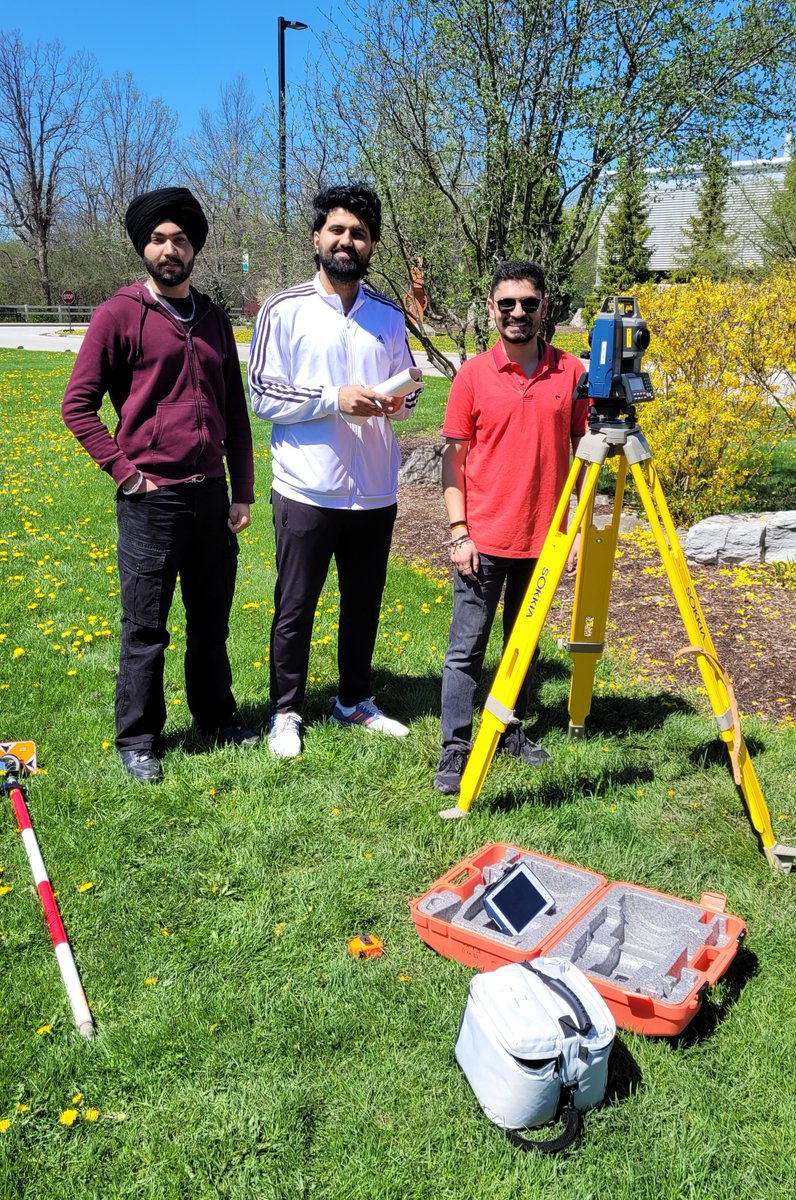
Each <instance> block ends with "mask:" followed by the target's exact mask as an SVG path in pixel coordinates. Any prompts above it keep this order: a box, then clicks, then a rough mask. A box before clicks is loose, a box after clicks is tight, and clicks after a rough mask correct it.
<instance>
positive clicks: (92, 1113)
mask: <svg viewBox="0 0 796 1200" xmlns="http://www.w3.org/2000/svg"><path fill="white" fill-rule="evenodd" d="M98 1116H99V1109H98V1108H87V1109H86V1111H85V1112H84V1113H83V1120H84V1121H96V1119H97V1117H98Z"/></svg>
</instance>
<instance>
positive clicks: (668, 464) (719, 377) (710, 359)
mask: <svg viewBox="0 0 796 1200" xmlns="http://www.w3.org/2000/svg"><path fill="white" fill-rule="evenodd" d="M637 296H638V300H639V304H640V306H641V310H642V313H643V314H644V316H645V318H646V320H647V322H648V324H649V328H650V333H651V335H652V342H651V345H650V350H649V355H648V358H647V360H646V361H645V366H646V367H647V368H648V369H649V371H650V374H651V376H652V380H653V385H654V387H655V393H656V400H655V403H654V404H651V405H650V406H649V408H647V409H645V410H644V411H643V414H642V419H643V422H644V431H645V434H646V436H647V439H648V441H649V443H650V446H651V447H652V450H653V453H654V455H655V464H656V467H657V469H658V473H659V475H660V479H661V483H662V485H663V488H664V491H665V493H666V498H667V500H668V502H669V507H670V508H671V510H672V515H673V517H674V519H675V520H676V521H679V522H683V523H687V524H691V523H693V522H694V521H698V520H701V519H702V518H703V517H705V516H709V515H711V514H713V513H717V512H727V511H740V510H742V509H743V507H744V504H745V503H746V504H747V505H748V502H749V500H748V488H747V484H748V482H749V481H750V480H751V479H752V478H753V477H754V476H755V475H756V473H758V472H760V471H763V470H765V465H766V460H767V458H768V457H769V455H770V453H771V451H772V449H773V448H774V447H775V446H776V445H777V444H778V443H779V442H780V441H781V440H782V439H783V437H784V436H787V435H788V434H789V432H790V433H792V430H793V426H794V423H796V396H794V392H793V384H794V380H795V379H796V277H795V276H794V274H793V272H788V271H782V272H780V273H778V274H776V275H773V276H771V277H770V278H768V279H765V280H762V281H760V282H758V283H755V284H751V283H749V284H747V283H739V282H737V281H736V282H721V283H715V282H711V281H710V280H706V279H697V280H693V281H692V282H690V283H688V284H683V285H678V286H664V287H660V286H657V287H656V286H652V285H647V286H646V287H643V288H640V289H639V290H638V292H637ZM789 426H790V430H789V428H788V427H789Z"/></svg>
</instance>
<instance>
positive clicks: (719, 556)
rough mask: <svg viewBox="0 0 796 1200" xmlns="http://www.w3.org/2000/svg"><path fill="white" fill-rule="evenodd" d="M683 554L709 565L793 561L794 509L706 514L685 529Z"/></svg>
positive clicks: (795, 545) (795, 558)
mask: <svg viewBox="0 0 796 1200" xmlns="http://www.w3.org/2000/svg"><path fill="white" fill-rule="evenodd" d="M685 554H686V558H688V559H690V561H691V562H697V563H707V564H711V565H713V566H716V565H718V566H739V565H741V564H743V563H762V562H796V512H777V513H739V514H737V515H736V516H728V515H726V514H720V515H718V516H715V517H707V518H706V519H705V520H704V521H699V522H698V523H697V524H696V525H694V526H692V527H691V529H689V531H688V536H687V539H686V547H685Z"/></svg>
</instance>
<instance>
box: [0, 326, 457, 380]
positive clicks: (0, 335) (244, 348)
mask: <svg viewBox="0 0 796 1200" xmlns="http://www.w3.org/2000/svg"><path fill="white" fill-rule="evenodd" d="M75 328H78V329H84V328H85V326H82V325H81V326H75ZM68 329H69V326H68V325H30V324H20V325H14V324H9V325H6V324H0V349H3V350H49V351H51V352H52V353H54V354H58V353H59V352H62V351H64V350H72V351H73V352H74V353H75V354H77V352H78V350H79V349H80V346H81V344H82V342H83V338H82V337H80V336H79V335H78V334H69V332H68ZM62 331H64V332H63V333H62ZM414 357H415V362H416V363H417V365H418V366H419V367H420V370H421V371H422V372H423V374H424V375H429V376H432V375H435V376H441V375H442V372H441V371H440V370H438V368H437V367H433V366H431V364H430V363H429V360H428V355H427V354H423V353H421V352H420V351H416V352H415V355H414ZM448 357H449V358H450V359H451V361H452V362H454V363H455V364H456V366H457V367H458V365H459V356H458V355H457V354H451V355H449V356H448ZM238 358H239V359H240V361H241V362H248V359H249V344H248V342H247V343H238Z"/></svg>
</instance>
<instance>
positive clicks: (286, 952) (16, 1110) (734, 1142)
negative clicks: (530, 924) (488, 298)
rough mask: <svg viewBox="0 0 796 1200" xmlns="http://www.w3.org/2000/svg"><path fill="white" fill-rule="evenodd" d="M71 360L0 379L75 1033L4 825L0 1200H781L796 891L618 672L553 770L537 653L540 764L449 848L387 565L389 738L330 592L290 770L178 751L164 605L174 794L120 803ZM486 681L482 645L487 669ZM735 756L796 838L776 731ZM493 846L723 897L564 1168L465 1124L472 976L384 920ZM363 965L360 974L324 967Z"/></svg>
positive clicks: (51, 861)
mask: <svg viewBox="0 0 796 1200" xmlns="http://www.w3.org/2000/svg"><path fill="white" fill-rule="evenodd" d="M72 361H73V359H72V356H71V355H68V354H26V353H21V352H11V351H0V371H2V381H1V382H0V429H2V435H3V441H2V444H3V449H4V455H3V462H2V469H1V471H0V502H1V504H2V509H1V511H2V523H1V525H0V567H1V568H2V574H1V575H0V578H1V579H2V589H1V590H0V739H9V738H17V739H23V738H31V739H34V740H35V741H36V742H37V744H38V747H39V753H40V759H41V763H42V766H43V767H44V770H43V771H42V772H41V773H40V774H39V775H37V776H36V777H34V778H32V779H31V780H30V781H29V805H30V809H31V813H32V816H33V820H34V823H35V825H36V828H37V831H38V836H39V840H40V843H41V846H42V850H43V853H44V856H45V860H46V862H47V865H48V867H49V871H50V876H51V878H52V880H53V884H54V886H55V888H56V889H57V890H58V893H59V903H60V906H61V910H62V914H63V917H64V921H65V924H66V927H67V930H68V932H69V934H70V937H71V940H72V944H73V947H74V950H75V954H76V958H77V960H78V963H79V966H80V970H81V972H82V977H83V982H84V985H85V988H86V992H87V994H88V997H89V1000H90V1001H91V1003H92V1007H93V1012H94V1016H95V1019H96V1024H97V1031H98V1032H97V1037H96V1040H95V1041H94V1042H92V1043H85V1042H83V1041H82V1040H81V1038H80V1037H79V1036H78V1034H77V1033H76V1031H75V1030H74V1028H73V1026H72V1022H71V1016H70V1013H69V1009H68V1006H67V1002H66V1000H65V997H64V994H63V991H62V987H61V983H60V979H59V976H58V973H57V968H56V964H55V961H54V957H53V953H52V950H51V948H50V942H49V938H48V935H47V933H46V929H45V927H44V923H43V920H42V916H41V912H40V908H39V903H38V899H37V897H36V894H35V892H34V889H33V886H32V883H31V878H30V873H29V869H28V865H27V860H26V858H25V855H24V851H23V848H22V845H21V842H20V839H19V837H18V835H17V833H16V830H15V825H14V820H13V814H12V811H11V808H10V804H9V803H8V802H7V801H5V802H4V804H3V807H2V820H1V821H0V868H2V874H0V955H2V965H3V975H2V979H3V986H2V995H1V997H0V1013H1V1016H2V1030H3V1039H2V1049H0V1197H2V1200H12V1198H16V1197H24V1198H26V1200H67V1198H68V1200H75V1198H79V1200H128V1198H129V1200H149V1198H152V1200H178V1198H179V1200H205V1198H207V1200H210V1198H216V1197H221V1198H230V1200H232V1198H235V1200H272V1198H274V1200H275V1198H279V1200H283V1198H284V1200H297V1198H299V1197H317V1198H321V1197H323V1198H329V1200H388V1198H389V1200H437V1198H443V1200H459V1198H461V1200H465V1198H469V1197H471V1196H473V1195H479V1196H482V1197H484V1198H488V1200H515V1198H519V1197H551V1198H553V1200H558V1198H559V1197H561V1198H564V1197H566V1200H598V1198H599V1200H602V1198H603V1197H611V1198H612V1200H646V1198H647V1197H649V1198H650V1200H653V1198H654V1200H683V1198H684V1197H688V1198H690V1200H762V1198H763V1197H765V1198H770V1197H778V1198H779V1197H782V1198H783V1200H784V1198H785V1197H790V1196H791V1195H792V1193H793V1189H794V1186H796V1169H795V1168H794V1166H793V1162H794V1156H793V1144H792V1143H793V1130H794V1128H796V1102H795V1101H794V1086H793V1064H794V1061H796V1021H794V1019H793V1010H794V1005H795V1004H796V981H795V979H794V970H793V963H794V956H795V955H796V900H795V899H794V897H795V896H796V881H794V880H793V879H791V878H787V877H781V876H775V875H773V874H772V873H771V872H770V871H769V868H768V866H767V864H766V861H765V859H764V857H763V855H762V853H761V851H760V849H759V847H758V845H757V842H756V840H755V837H754V835H753V833H752V830H751V828H750V825H749V822H748V819H747V817H746V813H745V810H744V807H743V803H742V800H741V798H740V796H739V794H738V793H737V791H736V789H735V787H734V786H733V783H732V779H731V775H730V771H729V769H728V764H727V761H726V755H725V753H724V750H723V748H722V747H721V746H720V745H719V744H718V743H717V739H716V737H715V725H714V722H713V720H712V718H711V717H709V716H708V715H707V713H706V711H705V709H704V706H703V704H702V701H701V700H700V699H699V698H698V697H684V696H681V695H673V694H668V693H664V692H660V691H650V690H643V689H641V688H639V687H638V686H634V685H633V683H632V681H631V678H630V673H629V671H628V668H627V665H626V664H625V663H624V662H623V660H622V658H621V656H620V655H618V654H615V655H614V656H613V657H612V656H610V655H609V656H608V657H607V658H606V659H605V660H604V661H603V662H602V663H601V664H600V666H599V668H598V673H597V687H596V695H595V702H594V712H593V717H592V719H591V721H590V730H591V736H590V737H589V738H587V739H585V740H583V741H580V742H568V741H567V738H566V733H565V730H566V723H567V715H566V694H567V685H568V658H567V656H566V655H565V654H564V653H563V652H562V651H560V650H559V649H558V648H557V646H556V644H555V642H554V641H553V640H552V639H549V638H548V639H546V640H545V643H544V646H543V656H542V663H541V668H540V672H539V686H538V693H537V698H536V720H535V722H534V726H533V731H534V732H535V733H536V735H538V736H539V737H541V738H542V739H543V740H544V743H545V745H546V746H547V747H548V748H549V749H550V750H551V751H552V753H553V755H554V758H553V762H552V763H551V764H550V765H549V766H548V767H546V768H544V769H543V770H541V771H537V772H532V771H529V770H527V769H525V768H523V767H522V766H521V765H519V764H518V763H516V762H514V761H500V760H498V761H496V762H495V764H494V766H493V768H492V770H491V772H490V774H489V776H488V778H487V781H486V786H485V788H484V792H483V795H482V796H481V798H480V800H479V801H478V802H477V803H476V805H475V807H474V809H473V814H472V816H471V818H470V820H469V821H462V822H456V823H453V824H448V823H443V822H441V821H440V820H439V818H438V816H437V810H438V808H439V807H440V798H439V797H438V796H437V795H436V794H435V792H434V791H433V789H432V786H431V780H432V775H433V770H434V766H435V763H436V757H437V747H438V737H439V728H438V714H439V708H438V704H439V699H438V697H439V678H440V669H441V665H442V656H443V650H444V646H445V641H446V636H447V627H448V621H449V617H450V594H449V589H448V587H447V586H440V585H439V584H438V583H436V582H435V581H434V580H433V579H430V578H428V577H426V576H425V575H423V574H421V573H417V572H414V571H413V570H411V569H410V568H409V567H408V566H406V565H404V564H403V563H401V562H399V561H394V562H393V563H392V565H391V569H390V573H389V578H388V583H387V589H386V593H385V597H384V604H383V613H382V623H381V636H380V638H379V642H378V647H377V651H376V658H375V672H376V683H377V688H378V696H379V699H380V700H381V701H382V702H383V704H384V707H385V708H386V709H387V710H388V711H389V712H390V713H393V714H394V715H395V716H397V717H399V718H400V719H402V720H404V721H406V722H407V723H409V724H410V727H411V731H410V734H409V736H408V737H407V738H406V739H405V740H403V741H393V740H389V739H380V738H376V737H369V736H368V735H367V734H365V733H362V732H360V731H349V730H339V729H337V728H335V727H333V726H331V725H330V724H329V723H328V722H327V721H326V719H325V717H326V715H327V714H328V711H329V701H330V697H331V696H332V694H333V693H334V689H335V678H336V676H335V638H336V632H335V631H336V609H337V593H336V589H335V580H334V578H333V577H330V579H329V581H328V584H327V587H326V588H325V590H324V593H323V597H322V601H321V603H320V605H319V608H318V616H317V622H316V629H315V640H314V645H313V651H312V659H311V667H310V671H311V682H310V693H309V703H308V711H307V736H306V746H305V751H304V754H303V755H302V757H301V759H299V760H296V761H292V762H284V761H277V760H273V759H271V758H270V757H269V756H268V754H267V752H266V750H265V749H264V748H262V749H259V750H255V751H251V752H248V753H239V752H236V751H234V750H214V751H211V752H199V751H200V748H199V747H198V746H197V745H196V744H195V743H194V742H193V740H192V738H191V735H190V731H189V717H188V713H187V709H186V705H185V694H184V687H183V680H182V670H181V656H182V650H183V645H184V617H183V613H182V611H181V609H180V607H179V605H175V608H174V610H173V613H172V632H173V645H172V647H171V648H170V650H169V654H168V661H167V676H166V688H167V697H168V702H169V714H170V716H169V722H168V726H167V741H168V752H167V755H166V763H165V765H166V771H167V778H166V781H165V782H164V783H163V784H162V785H161V786H159V787H146V786H144V785H137V784H135V783H134V782H132V781H131V780H129V779H128V778H127V777H126V776H125V775H124V774H123V772H122V770H121V767H120V766H119V764H118V762H117V761H116V758H115V754H114V751H113V748H112V740H113V723H112V703H113V686H114V673H115V665H116V654H117V637H118V603H119V602H118V582H117V573H116V566H115V552H114V538H115V527H114V520H113V488H112V485H111V483H110V481H109V479H108V478H107V477H106V476H104V475H102V474H101V473H100V472H99V471H98V470H97V469H96V468H95V467H94V466H93V464H92V463H91V462H90V461H89V459H88V458H87V456H86V455H85V454H84V453H83V452H82V450H80V448H79V447H78V446H77V444H76V443H75V442H74V441H73V439H72V438H71V435H69V434H68V433H67V432H66V430H65V429H64V428H63V427H62V425H61V423H60V416H59V400H60V396H61V394H62V392H63V388H64V385H65V382H66V380H67V378H68V374H69V370H70V367H71V363H72ZM444 388H445V385H444V384H443V383H442V381H439V383H436V382H432V384H431V385H430V386H429V388H428V389H427V391H426V393H425V395H424V398H423V401H422V404H421V406H419V408H418V412H417V413H416V415H415V416H414V417H413V418H412V425H413V427H414V428H415V429H419V428H425V427H426V425H425V423H426V422H427V421H428V423H429V426H428V427H429V428H431V427H433V425H434V422H435V421H437V422H438V416H439V414H440V412H441V405H442V404H443V403H444V395H443V392H444ZM424 409H425V412H424ZM432 413H433V417H432ZM436 427H437V428H438V423H437V426H436ZM254 432H255V439H256V453H257V473H258V493H259V495H260V497H261V499H260V502H259V503H258V504H257V506H256V508H255V510H254V512H255V523H254V525H253V527H252V529H251V530H250V531H247V533H246V534H245V535H244V536H243V538H242V539H241V556H240V571H239V583H238V590H237V594H236V600H235V606H234V611H233V618H232V636H231V651H232V658H233V667H234V672H235V687H236V693H237V696H238V699H239V703H240V707H241V709H242V712H243V714H244V716H245V718H246V719H247V721H249V722H251V723H253V724H255V725H258V726H260V725H262V724H263V723H264V722H265V721H266V693H267V676H268V630H269V623H270V616H271V597H272V591H273V584H274V566H273V547H272V539H271V530H270V527H269V511H268V507H267V503H266V496H267V489H268V427H267V426H266V425H265V423H263V422H259V421H258V422H256V423H255V430H254ZM497 656H498V647H497V644H496V643H495V642H493V644H492V653H491V657H490V670H491V669H492V668H493V667H494V666H495V665H496V662H497ZM786 666H787V664H785V663H783V669H785V668H786ZM792 666H793V664H790V669H792ZM745 731H746V735H747V739H748V742H749V745H750V748H751V750H752V753H753V755H754V758H755V763H756V767H757V771H758V774H759V776H760V779H761V782H762V785H763V788H764V791H765V793H766V795H767V797H768V800H769V804H770V806H771V810H772V815H773V817H774V823H775V827H776V828H777V829H778V832H779V833H780V835H781V838H782V840H783V841H793V840H796V833H793V834H791V835H790V836H789V828H790V826H791V825H793V824H796V805H795V804H794V790H795V789H796V732H795V731H794V730H793V729H792V728H791V729H779V728H776V727H775V726H774V725H772V724H767V723H765V722H762V721H759V720H749V721H747V722H746V723H745ZM492 840H497V841H512V842H514V843H517V844H519V845H523V846H526V847H529V848H531V849H534V850H537V851H540V852H542V853H545V854H549V855H553V856H555V857H558V858H561V859H564V860H568V861H570V862H575V863H578V864H580V865H581V866H583V867H585V868H588V869H590V870H593V871H597V872H600V873H602V874H605V875H607V876H608V877H609V878H611V879H625V880H629V881H631V882H635V883H639V884H642V885H644V886H648V887H654V888H658V889H661V890H663V891H666V892H670V893H673V894H675V895H678V896H683V897H685V898H687V899H694V900H695V899H697V898H698V897H699V894H700V892H701V891H702V890H703V889H713V890H718V891H721V892H725V893H726V894H727V897H728V909H729V910H730V911H731V912H734V913H737V914H739V915H740V916H742V917H743V918H744V919H745V920H746V921H747V923H748V926H749V940H748V944H747V948H744V949H743V950H742V951H741V952H740V954H739V956H738V958H737V960H736V963H735V965H734V966H733V968H732V969H731V972H730V974H729V975H728V977H727V978H726V979H725V980H724V981H722V982H721V983H720V984H719V985H718V986H717V987H716V988H715V989H714V992H713V995H712V997H711V998H710V999H709V1000H708V1001H707V1003H706V1004H705V1007H704V1009H703V1012H702V1013H701V1014H700V1016H699V1017H698V1018H697V1019H696V1020H695V1021H694V1022H693V1023H692V1025H691V1026H690V1027H689V1028H688V1029H687V1030H686V1031H685V1033H684V1034H683V1035H682V1036H681V1037H680V1038H678V1039H674V1040H667V1039H650V1038H645V1037H643V1036H641V1035H638V1034H633V1033H628V1032H625V1031H620V1032H619V1035H618V1038H617V1043H616V1048H615V1051H614V1055H613V1058H612V1066H611V1073H610V1080H609V1098H610V1101H609V1103H608V1104H607V1105H605V1106H604V1107H602V1108H600V1109H598V1110H595V1111H594V1112H592V1113H590V1114H589V1115H588V1116H587V1119H586V1135H585V1138H584V1140H583V1141H582V1142H581V1143H580V1144H579V1146H578V1148H577V1149H575V1150H574V1151H573V1152H571V1153H570V1154H569V1155H567V1156H566V1157H562V1158H560V1159H553V1160H546V1159H542V1158H538V1157H536V1156H533V1155H526V1156H523V1155H522V1154H521V1153H519V1152H518V1151H516V1150H515V1149H513V1148H512V1147H511V1145H510V1144H509V1143H508V1142H507V1141H506V1140H505V1139H504V1137H503V1136H502V1135H501V1134H500V1132H499V1131H498V1130H497V1129H495V1128H494V1127H493V1126H491V1125H490V1124H489V1122H488V1121H487V1120H486V1119H485V1118H484V1117H483V1116H482V1115H481V1114H480V1111H479V1110H478V1108H477V1106H476V1104H475V1101H474V1099H473V1097H472V1094H471V1093H470V1091H469V1088H468V1086H467V1083H466V1081H465V1080H464V1078H463V1077H462V1075H461V1073H460V1072H459V1070H458V1068H457V1067H456V1064H455V1061H454V1058H453V1045H454V1041H455V1037H456V1031H457V1027H458V1021H459V1017H460V1014H461V1011H462V1008H463V1005H464V1000H465V995H466V989H467V983H468V980H469V978H470V977H471V971H470V970H469V969H467V968H465V967H463V966H461V965H459V964H457V963H455V962H452V961H449V960H447V959H445V958H442V957H440V956H438V955H436V954H435V953H434V952H433V951H431V950H430V949H429V948H428V947H427V946H426V945H425V944H424V943H423V942H422V941H421V940H420V939H419V937H418V936H417V934H416V932H415V930H414V926H413V925H412V922H411V920H410V917H409V913H408V909H407V901H408V900H409V899H410V898H411V897H413V896H416V895H419V894H420V893H421V892H422V891H424V890H425V889H426V888H427V887H428V886H429V885H430V884H431V882H432V881H433V880H434V879H436V878H437V877H438V876H439V875H441V874H442V872H443V871H445V870H446V869H447V868H448V867H449V866H451V865H452V864H454V863H455V862H456V861H458V860H459V859H460V858H462V857H464V856H465V855H468V854H470V853H472V852H474V851H475V850H476V849H477V848H478V847H480V846H481V845H482V844H483V843H485V842H487V841H492ZM87 884H91V885H92V886H91V887H86V886H85V885H87ZM357 933H374V934H377V935H378V936H380V937H381V938H382V939H383V940H384V942H385V945H386V953H385V955H384V957H382V958H381V959H378V960H373V961H368V962H359V961H357V960H355V959H353V958H352V957H350V956H349V954H348V953H347V949H346V943H347V940H348V939H349V938H350V937H352V936H353V935H355V934H357ZM64 1114H66V1115H64ZM70 1121H71V1124H69V1123H64V1122H70Z"/></svg>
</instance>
